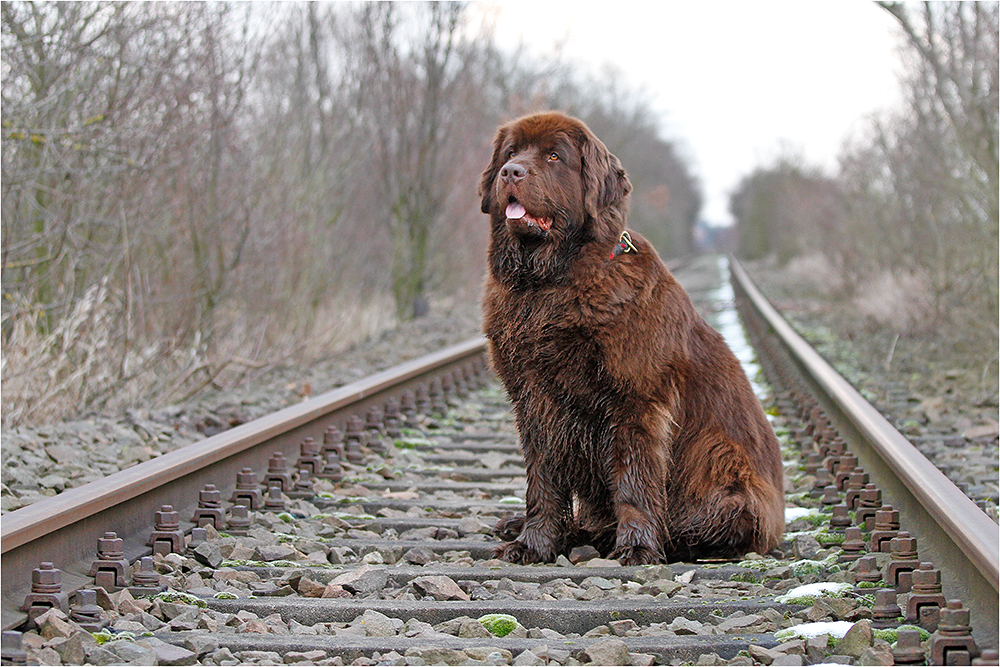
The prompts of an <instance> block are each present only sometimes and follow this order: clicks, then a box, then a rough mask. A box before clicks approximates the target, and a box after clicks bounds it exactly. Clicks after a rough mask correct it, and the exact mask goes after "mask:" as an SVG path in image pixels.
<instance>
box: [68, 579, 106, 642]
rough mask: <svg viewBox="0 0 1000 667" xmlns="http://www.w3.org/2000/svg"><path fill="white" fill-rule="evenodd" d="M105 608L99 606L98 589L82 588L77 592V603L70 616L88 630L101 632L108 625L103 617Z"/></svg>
mask: <svg viewBox="0 0 1000 667" xmlns="http://www.w3.org/2000/svg"><path fill="white" fill-rule="evenodd" d="M103 611H104V610H103V609H101V608H100V607H98V606H97V591H94V590H90V589H89V588H81V589H80V590H78V591H77V592H76V604H74V605H72V606H71V607H70V610H69V617H70V618H71V619H73V621H74V622H75V623H76V624H77V625H79V626H80V627H81V628H83V629H84V630H86V631H87V632H100V631H101V630H102V629H103V628H106V627H107V626H108V620H107V619H102V618H101V614H102V613H103Z"/></svg>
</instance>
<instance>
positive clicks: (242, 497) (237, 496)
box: [229, 468, 261, 510]
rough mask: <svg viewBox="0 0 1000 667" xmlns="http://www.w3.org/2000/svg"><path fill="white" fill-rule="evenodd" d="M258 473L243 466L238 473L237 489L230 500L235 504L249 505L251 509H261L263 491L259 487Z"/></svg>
mask: <svg viewBox="0 0 1000 667" xmlns="http://www.w3.org/2000/svg"><path fill="white" fill-rule="evenodd" d="M258 486H259V485H258V483H257V473H255V472H254V471H253V470H251V469H250V468H243V469H242V470H241V471H240V472H238V473H236V489H235V490H234V491H233V495H232V496H230V498H229V502H231V503H233V504H234V505H244V504H246V505H249V506H250V509H253V510H256V509H260V506H261V493H260V489H259V488H258Z"/></svg>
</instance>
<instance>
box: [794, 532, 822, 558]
mask: <svg viewBox="0 0 1000 667" xmlns="http://www.w3.org/2000/svg"><path fill="white" fill-rule="evenodd" d="M821 548H822V547H820V544H819V542H817V541H816V538H815V537H813V536H812V535H796V536H795V542H794V543H793V544H792V553H793V554H795V557H796V558H813V557H814V556H815V555H816V554H818V553H819V550H820V549H821Z"/></svg>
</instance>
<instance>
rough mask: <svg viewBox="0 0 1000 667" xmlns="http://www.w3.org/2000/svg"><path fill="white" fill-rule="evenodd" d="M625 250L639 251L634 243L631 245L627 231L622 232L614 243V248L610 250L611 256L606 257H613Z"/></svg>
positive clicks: (630, 238)
mask: <svg viewBox="0 0 1000 667" xmlns="http://www.w3.org/2000/svg"><path fill="white" fill-rule="evenodd" d="M626 252H639V251H638V250H637V249H636V247H635V246H634V245H632V237H631V236H629V234H628V232H622V235H621V238H619V239H618V243H616V244H615V247H614V249H613V250H612V251H611V257H609V258H608V259H614V258H615V257H617V256H618V255H621V254H622V253H626Z"/></svg>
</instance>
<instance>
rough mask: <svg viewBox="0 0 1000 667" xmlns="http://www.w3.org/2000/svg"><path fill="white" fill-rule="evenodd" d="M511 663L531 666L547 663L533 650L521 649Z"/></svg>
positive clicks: (525, 666) (518, 666)
mask: <svg viewBox="0 0 1000 667" xmlns="http://www.w3.org/2000/svg"><path fill="white" fill-rule="evenodd" d="M510 664H512V665H515V667H531V666H532V665H544V664H546V663H545V660H543V659H541V658H539V657H538V656H537V655H535V654H534V653H532V652H531V651H521V654H520V655H519V656H517V657H516V658H514V661H513V662H512V663H510Z"/></svg>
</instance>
